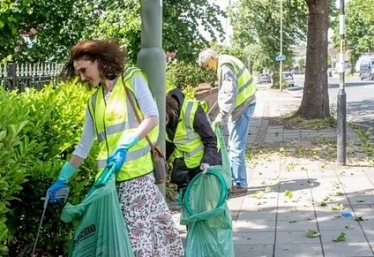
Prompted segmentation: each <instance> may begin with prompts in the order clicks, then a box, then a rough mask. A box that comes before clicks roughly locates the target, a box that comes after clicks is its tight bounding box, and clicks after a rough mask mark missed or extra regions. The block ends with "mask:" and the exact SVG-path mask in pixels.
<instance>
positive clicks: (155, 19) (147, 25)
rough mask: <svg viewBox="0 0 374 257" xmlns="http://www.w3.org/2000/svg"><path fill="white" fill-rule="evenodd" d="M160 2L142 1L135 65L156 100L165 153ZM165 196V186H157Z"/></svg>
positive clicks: (163, 56)
mask: <svg viewBox="0 0 374 257" xmlns="http://www.w3.org/2000/svg"><path fill="white" fill-rule="evenodd" d="M162 2H163V1H162V0H142V2H141V4H142V9H141V18H142V25H141V50H140V52H139V54H138V59H137V65H138V67H139V68H140V69H142V70H143V71H144V72H145V73H146V74H147V77H148V82H149V87H150V89H151V92H152V93H153V95H154V97H155V98H156V103H157V107H158V110H159V119H160V134H159V137H158V140H157V143H158V145H160V146H161V147H162V149H163V150H164V151H165V108H166V107H165V106H166V104H165V91H166V90H165V81H166V55H165V52H164V50H163V49H162ZM158 187H159V189H160V191H161V192H162V194H163V195H164V196H165V184H164V183H163V184H159V185H158Z"/></svg>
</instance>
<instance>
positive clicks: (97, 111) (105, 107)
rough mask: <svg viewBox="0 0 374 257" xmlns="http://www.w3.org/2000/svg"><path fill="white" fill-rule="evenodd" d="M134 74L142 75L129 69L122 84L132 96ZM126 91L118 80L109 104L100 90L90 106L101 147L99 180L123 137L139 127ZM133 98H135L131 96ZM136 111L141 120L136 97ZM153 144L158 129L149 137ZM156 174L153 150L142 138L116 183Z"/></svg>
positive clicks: (130, 151)
mask: <svg viewBox="0 0 374 257" xmlns="http://www.w3.org/2000/svg"><path fill="white" fill-rule="evenodd" d="M135 73H138V74H140V75H142V73H141V71H140V70H139V69H137V68H130V69H128V70H127V71H126V72H125V74H124V79H123V81H124V82H125V86H126V87H128V88H129V91H130V92H133V85H132V80H131V78H132V77H133V76H134V74H135ZM127 97H128V96H127V95H126V91H125V89H124V85H123V83H122V79H121V78H118V80H117V82H116V84H115V86H114V87H113V90H112V92H111V95H110V97H109V98H108V100H107V102H105V100H104V91H103V88H102V87H100V88H99V89H98V90H97V91H96V92H95V93H94V95H93V96H92V97H91V98H90V100H89V102H88V108H89V110H90V113H91V115H92V116H93V117H92V119H93V121H94V124H95V130H96V134H97V140H98V143H99V154H98V156H97V165H98V168H99V172H98V174H97V175H96V178H98V176H99V175H100V174H101V172H102V171H103V169H104V168H105V166H106V165H107V163H106V160H107V158H108V156H109V154H111V153H112V152H113V151H114V150H115V149H116V147H117V145H118V142H119V140H120V138H121V136H122V135H123V134H124V133H133V132H134V131H135V129H136V128H137V127H138V125H139V123H138V121H137V120H136V116H135V114H134V111H133V108H132V106H131V104H130V102H129V100H128V99H127ZM130 97H133V96H132V95H131V96H130ZM133 101H134V104H135V109H136V111H137V112H138V114H139V116H140V117H141V119H142V118H143V116H142V113H141V111H140V109H139V108H138V106H137V104H136V100H135V97H133ZM156 133H157V134H156ZM149 137H150V138H151V140H154V141H155V138H156V140H157V137H158V126H157V127H156V128H155V129H153V130H152V131H151V133H149ZM152 170H153V163H152V159H151V155H150V147H149V145H148V143H147V141H146V140H145V139H144V138H143V139H142V140H140V141H139V142H138V143H137V144H136V145H135V146H133V147H132V148H130V149H129V151H128V153H127V155H126V161H125V164H124V165H123V167H122V169H121V170H120V171H119V173H118V176H117V180H118V181H124V180H129V179H132V178H135V177H139V176H142V175H145V174H147V173H149V172H151V171H152Z"/></svg>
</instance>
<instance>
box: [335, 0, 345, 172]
mask: <svg viewBox="0 0 374 257" xmlns="http://www.w3.org/2000/svg"><path fill="white" fill-rule="evenodd" d="M339 9H340V15H339V18H340V19H339V34H340V62H339V66H338V67H337V68H339V73H340V83H339V93H338V98H337V123H338V124H337V130H336V135H337V163H338V164H340V165H345V164H346V144H347V142H346V141H347V140H346V134H347V131H346V119H347V95H346V94H345V85H344V75H345V74H344V73H345V61H344V55H345V35H344V0H340V8H339Z"/></svg>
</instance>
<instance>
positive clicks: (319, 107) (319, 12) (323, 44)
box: [295, 0, 330, 119]
mask: <svg viewBox="0 0 374 257" xmlns="http://www.w3.org/2000/svg"><path fill="white" fill-rule="evenodd" d="M306 3H307V5H308V10H309V15H308V35H307V50H306V69H305V82H304V92H303V98H302V101H301V105H300V107H299V109H298V111H297V112H296V114H295V115H296V116H300V117H302V118H305V119H324V118H327V117H329V116H330V106H329V95H328V86H327V56H328V54H327V53H328V52H327V51H328V49H327V48H328V40H327V31H328V28H329V16H328V15H329V1H327V0H306Z"/></svg>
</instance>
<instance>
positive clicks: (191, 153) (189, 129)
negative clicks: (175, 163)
mask: <svg viewBox="0 0 374 257" xmlns="http://www.w3.org/2000/svg"><path fill="white" fill-rule="evenodd" d="M198 106H199V102H198V101H193V100H185V101H184V102H183V105H182V108H181V111H180V117H179V118H180V120H179V123H178V125H177V129H176V131H175V136H174V140H173V141H171V140H170V139H169V138H168V137H167V136H166V140H168V141H169V142H173V143H174V144H175V147H176V148H177V150H178V151H179V152H180V153H181V155H182V156H183V158H184V162H185V164H186V166H187V167H188V168H196V167H197V166H199V165H200V162H201V159H202V158H203V154H204V145H203V142H202V141H201V138H200V136H199V134H197V133H196V132H195V130H194V129H193V123H194V120H195V114H196V110H197V107H198Z"/></svg>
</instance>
